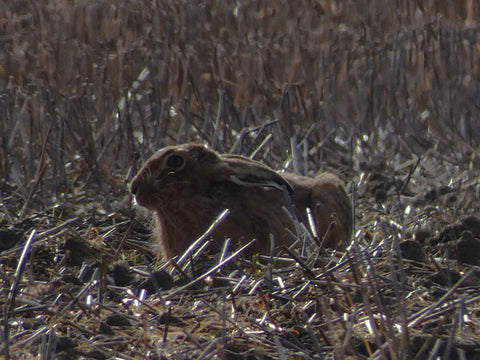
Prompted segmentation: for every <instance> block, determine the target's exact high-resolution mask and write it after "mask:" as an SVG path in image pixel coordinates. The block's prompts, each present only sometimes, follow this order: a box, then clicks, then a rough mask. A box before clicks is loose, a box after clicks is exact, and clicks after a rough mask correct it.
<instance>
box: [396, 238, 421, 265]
mask: <svg viewBox="0 0 480 360" xmlns="http://www.w3.org/2000/svg"><path fill="white" fill-rule="evenodd" d="M400 250H401V251H402V256H403V257H404V258H405V259H408V260H413V261H418V262H424V261H425V253H424V252H423V249H422V246H421V245H420V243H418V242H417V241H415V240H406V241H403V242H401V243H400Z"/></svg>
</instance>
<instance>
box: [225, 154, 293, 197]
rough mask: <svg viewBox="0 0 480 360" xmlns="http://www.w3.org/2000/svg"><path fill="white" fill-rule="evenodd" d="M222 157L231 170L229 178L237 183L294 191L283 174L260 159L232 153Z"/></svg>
mask: <svg viewBox="0 0 480 360" xmlns="http://www.w3.org/2000/svg"><path fill="white" fill-rule="evenodd" d="M221 158H222V160H224V161H225V163H227V164H228V168H229V169H230V170H231V171H230V172H229V179H230V180H231V181H232V182H233V183H235V184H237V185H242V186H266V187H273V188H275V189H278V190H280V191H283V189H286V190H287V191H288V193H289V194H291V193H292V192H293V187H292V185H290V184H289V183H288V181H287V180H285V178H284V177H283V176H281V175H280V174H279V173H277V172H275V171H273V170H272V169H270V168H269V167H268V166H265V165H263V164H262V163H260V162H258V161H254V160H250V159H248V158H245V157H243V156H239V155H230V154H229V155H222V156H221Z"/></svg>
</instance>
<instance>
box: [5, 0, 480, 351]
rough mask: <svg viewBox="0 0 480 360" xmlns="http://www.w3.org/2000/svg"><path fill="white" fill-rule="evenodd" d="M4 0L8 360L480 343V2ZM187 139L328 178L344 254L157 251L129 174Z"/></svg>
mask: <svg viewBox="0 0 480 360" xmlns="http://www.w3.org/2000/svg"><path fill="white" fill-rule="evenodd" d="M0 6H1V7H2V11H0V120H1V121H0V199H1V205H2V206H1V210H0V216H1V223H0V239H1V241H0V247H1V249H0V272H1V278H2V282H3V284H2V289H3V290H2V295H1V298H0V302H1V303H2V316H3V324H2V326H3V327H4V331H3V333H2V340H3V341H2V344H3V345H2V348H1V349H0V352H1V353H2V355H3V356H5V357H10V358H31V357H32V356H37V357H38V358H59V359H60V358H72V357H76V358H98V359H103V358H111V357H113V356H116V357H118V358H124V359H130V358H141V357H146V358H152V359H155V358H158V359H160V358H172V357H173V358H179V359H184V358H185V359H187V358H189V359H190V358H197V359H202V358H213V357H218V358H226V359H241V358H250V359H255V358H259V359H269V358H284V359H286V358H299V359H300V358H318V359H320V358H326V357H328V356H335V357H336V358H348V357H351V358H366V357H368V356H371V357H373V358H392V359H397V358H417V359H421V358H425V357H431V358H434V357H435V356H442V357H444V358H462V356H464V357H466V358H474V357H475V356H478V351H477V349H478V348H479V342H478V336H479V328H478V327H479V324H480V323H479V321H478V315H477V314H478V303H479V299H478V286H479V281H478V274H477V272H476V268H475V266H476V265H479V264H476V263H475V262H474V261H473V264H472V261H469V263H465V261H466V259H468V256H466V254H465V253H463V252H462V244H465V243H467V244H473V245H469V246H468V249H469V250H470V252H472V251H474V249H476V248H477V247H478V244H476V243H475V241H476V240H478V239H477V238H476V237H477V236H478V235H480V225H479V220H478V218H477V217H475V214H476V213H477V212H478V208H479V203H478V199H479V189H478V183H477V182H478V181H477V180H478V176H479V172H478V165H479V161H478V155H479V154H478V143H479V140H480V126H479V125H478V124H479V122H478V117H479V109H480V107H479V103H478V101H479V100H478V99H479V96H478V95H479V87H478V78H479V76H480V70H479V63H480V62H479V56H480V53H479V48H480V43H479V39H480V37H479V36H480V32H479V27H478V13H479V9H478V5H477V3H475V2H473V1H465V2H463V1H460V2H445V3H439V2H436V1H422V2H418V3H415V4H414V3H413V2H412V4H410V2H399V3H397V4H396V6H391V7H390V6H386V5H385V2H382V1H366V0H365V1H363V0H362V1H331V2H327V1H309V0H305V1H300V2H289V1H277V2H269V1H242V2H234V1H221V2H220V1H218V2H217V1H205V2H195V3H194V2H190V1H137V2H129V1H115V2H113V1H108V0H105V1H84V2H74V3H72V2H67V1H61V0H58V1H46V2H27V1H16V2H12V3H6V4H2V5H0ZM186 141H195V142H201V143H207V144H209V145H210V146H211V147H213V148H215V149H217V150H219V151H221V152H232V153H241V154H246V155H252V156H254V157H255V159H258V160H262V161H264V162H265V163H267V164H269V165H271V166H272V167H275V168H277V169H283V168H287V169H290V170H293V171H296V172H299V173H304V174H310V175H313V174H315V173H316V172H317V171H321V170H323V169H326V168H328V169H331V170H333V171H335V172H336V173H338V174H340V175H341V176H342V177H343V178H344V179H345V180H346V181H347V183H348V188H349V192H350V193H351V194H352V196H353V198H354V207H355V213H356V217H355V229H356V233H355V237H354V239H353V243H352V246H351V248H349V250H348V252H346V253H341V252H337V253H331V252H327V253H325V254H321V255H320V256H316V254H313V255H312V256H310V257H309V258H306V259H297V261H293V260H292V254H286V257H287V258H289V259H290V261H292V264H294V263H297V265H296V266H293V265H292V266H289V267H283V268H275V267H274V266H272V265H271V262H270V261H269V260H268V259H267V260H264V261H263V262H255V261H254V262H252V261H250V260H248V259H239V258H235V259H233V260H231V261H223V262H222V260H225V259H224V258H223V259H222V258H220V259H218V258H217V257H212V256H211V257H208V256H199V257H198V258H196V257H194V258H192V259H191V261H185V262H179V263H178V264H177V263H174V264H173V263H168V264H163V263H161V262H159V263H157V262H156V261H155V250H154V249H153V248H152V246H151V243H150V242H149V230H148V220H147V218H148V216H147V215H145V214H144V213H143V212H142V211H141V209H136V208H133V207H132V206H131V197H130V196H129V194H128V190H127V183H128V182H129V181H130V180H131V178H132V176H133V175H134V173H135V172H136V170H137V169H138V167H139V166H140V164H141V162H142V161H143V160H145V159H146V158H147V157H148V156H149V155H150V154H151V153H152V152H153V151H155V150H156V149H158V148H160V147H162V146H165V145H169V144H174V143H179V142H186ZM465 231H469V232H470V233H471V235H473V236H472V237H471V238H470V237H469V235H468V233H465ZM472 239H473V240H472ZM469 241H470V242H469ZM22 251H24V253H22ZM467 253H468V250H467ZM462 254H463V255H462ZM474 255H475V254H474ZM477 257H478V256H477ZM240 258H241V257H240ZM219 263H220V264H221V266H218V264H219ZM265 264H266V265H265ZM299 264H300V265H299ZM207 275H208V276H207ZM195 279H197V280H195ZM199 279H200V280H199ZM142 288H146V289H148V292H147V294H143V293H142V292H141V290H140V289H142Z"/></svg>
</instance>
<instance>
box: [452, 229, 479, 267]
mask: <svg viewBox="0 0 480 360" xmlns="http://www.w3.org/2000/svg"><path fill="white" fill-rule="evenodd" d="M457 258H458V261H460V262H461V263H463V264H469V265H480V240H479V239H477V238H475V237H474V236H473V234H472V232H471V231H464V232H463V233H462V236H461V237H460V239H459V240H458V241H457Z"/></svg>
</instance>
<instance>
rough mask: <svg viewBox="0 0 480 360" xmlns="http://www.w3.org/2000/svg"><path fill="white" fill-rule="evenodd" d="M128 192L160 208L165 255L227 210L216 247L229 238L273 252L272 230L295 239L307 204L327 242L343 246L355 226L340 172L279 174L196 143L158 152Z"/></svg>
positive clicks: (282, 239) (280, 240)
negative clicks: (308, 174)
mask: <svg viewBox="0 0 480 360" xmlns="http://www.w3.org/2000/svg"><path fill="white" fill-rule="evenodd" d="M131 191H132V193H133V194H135V197H136V200H137V203H138V204H139V205H141V206H144V207H146V208H147V209H149V210H152V211H153V212H154V213H155V229H154V233H155V236H156V237H157V238H158V241H159V244H160V248H161V252H162V255H163V256H164V257H166V258H170V257H173V256H175V255H179V254H181V253H182V252H183V251H185V250H186V249H187V248H188V246H189V245H190V244H191V243H192V242H193V241H195V240H196V239H197V238H198V237H199V236H200V235H202V234H203V233H204V232H205V230H206V229H207V228H208V227H209V226H210V224H211V223H212V221H213V220H214V219H215V217H216V216H217V215H218V214H219V213H220V212H221V211H222V210H224V209H229V210H230V215H229V216H228V217H227V218H226V219H225V221H223V222H222V223H221V224H220V225H219V226H218V227H217V228H216V229H215V231H214V232H213V234H212V237H213V239H214V243H215V244H216V245H218V246H220V244H222V243H223V241H224V239H225V238H227V237H229V238H232V239H233V240H234V241H237V242H248V241H250V240H252V239H256V243H255V247H254V249H253V251H256V252H260V253H268V251H269V249H270V234H273V236H274V239H275V243H276V245H277V246H279V245H282V244H286V245H291V244H292V243H293V242H294V241H295V238H296V237H295V236H293V235H292V234H295V233H296V230H295V221H294V220H292V219H293V218H295V217H296V218H297V219H298V220H299V221H300V222H302V223H304V224H305V225H306V224H307V223H308V220H307V211H306V209H307V208H310V209H311V211H312V215H313V219H314V222H315V227H316V229H317V232H318V236H319V238H320V240H322V239H325V245H326V246H327V247H332V248H337V249H342V248H345V246H346V245H347V244H348V242H349V240H350V236H351V232H352V208H351V203H350V199H349V197H348V195H347V193H346V192H345V189H344V187H343V184H342V182H341V180H340V179H339V178H338V177H337V176H335V175H333V174H331V173H323V174H321V175H319V176H317V177H315V178H309V177H306V176H300V175H295V174H289V173H284V174H280V173H277V172H275V171H274V170H272V169H270V168H269V167H268V166H266V165H263V164H262V163H260V162H258V161H254V160H250V159H248V158H245V157H243V156H239V155H231V154H218V153H216V152H214V151H212V150H209V149H207V148H206V147H204V146H203V145H198V144H185V145H178V146H168V147H165V148H163V149H161V150H159V151H157V152H156V153H155V154H154V155H153V156H152V157H151V158H150V159H148V160H147V162H146V163H145V164H144V165H143V167H142V168H141V169H140V171H139V172H138V174H137V175H136V176H135V178H134V179H133V181H132V183H131ZM285 209H289V210H290V214H289V211H286V210H285ZM292 212H293V214H292ZM297 224H298V223H297ZM297 228H298V226H297Z"/></svg>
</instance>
